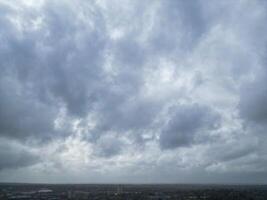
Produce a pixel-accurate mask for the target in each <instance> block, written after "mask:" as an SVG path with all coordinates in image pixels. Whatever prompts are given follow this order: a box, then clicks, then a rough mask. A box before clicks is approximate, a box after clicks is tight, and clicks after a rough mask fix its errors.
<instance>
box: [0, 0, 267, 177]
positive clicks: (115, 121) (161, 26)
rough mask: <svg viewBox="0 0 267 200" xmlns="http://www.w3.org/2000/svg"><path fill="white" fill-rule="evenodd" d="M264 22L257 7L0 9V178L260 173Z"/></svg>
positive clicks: (181, 4) (129, 4)
mask: <svg viewBox="0 0 267 200" xmlns="http://www.w3.org/2000/svg"><path fill="white" fill-rule="evenodd" d="M40 2H41V3H40ZM38 3H40V5H38ZM247 13H250V14H249V15H248V14H247ZM265 13H266V8H265V7H264V4H262V1H253V2H252V1H250V2H248V1H241V2H236V1H234V0H233V1H227V2H226V1H222V2H218V1H208V3H207V2H206V1H205V2H204V1H202V0H192V1H191V0H188V1H172V0H166V1H153V2H151V1H138V0H136V1H131V0H128V1H127V0H125V1H120V0H113V1H109V0H101V1H90V2H88V1H75V2H74V1H68V0H59V1H50V0H46V1H38V0H36V1H26V0H25V1H23V0H22V1H16V3H12V2H11V3H10V2H9V1H3V2H1V3H0V27H1V28H0V42H1V45H0V69H1V73H0V97H1V98H0V135H1V140H0V141H2V138H3V141H5V142H3V143H2V142H0V149H1V151H0V160H3V162H0V169H6V168H20V167H24V168H25V169H26V168H27V167H29V166H31V165H34V164H36V163H37V162H38V164H39V165H38V167H40V168H42V167H43V168H47V169H46V171H49V170H50V169H51V171H53V170H55V171H57V170H59V169H55V168H57V167H56V166H62V167H64V166H66V168H68V169H71V168H72V166H74V167H73V168H75V169H76V168H79V169H81V171H82V173H81V174H87V172H88V171H89V170H91V169H98V170H99V171H101V173H102V176H103V174H105V175H107V174H112V175H109V177H111V179H113V180H114V179H115V178H114V177H116V175H119V174H121V173H122V172H124V173H125V174H129V172H130V173H132V171H135V172H136V173H139V175H140V177H138V178H136V177H135V178H136V179H140V180H144V178H143V176H145V177H148V176H154V177H155V179H153V178H154V177H150V178H151V179H147V180H156V179H157V178H158V179H160V180H161V179H164V178H165V175H166V174H168V178H166V180H167V181H168V180H174V179H173V178H174V177H176V176H174V175H177V177H179V175H180V174H181V173H183V172H184V171H182V170H184V169H190V170H191V171H193V172H192V173H191V171H190V173H188V174H187V175H185V176H184V178H186V176H187V177H190V176H191V177H190V178H191V179H190V180H193V179H197V178H198V177H201V175H202V173H203V172H204V171H205V170H207V171H208V172H209V170H211V171H213V172H214V175H213V176H214V177H215V178H214V177H207V179H208V178H210V179H212V180H216V174H218V172H221V173H222V174H223V173H225V172H227V173H228V172H229V173H235V172H234V170H236V172H238V173H240V171H242V170H243V172H247V171H249V172H250V173H253V172H258V171H261V172H262V171H266V161H265V160H266V159H265V160H264V158H265V157H266V153H265V152H266V147H265V146H264V144H263V141H264V136H263V134H257V133H258V132H259V131H260V132H265V127H266V121H267V114H266V113H267V111H266V106H265V102H266V101H267V97H266V95H265V94H267V90H266V83H267V82H266V77H267V75H266V74H267V73H266V70H265V69H264V68H265V67H259V66H258V65H261V64H262V63H265V62H263V60H264V56H263V53H262V52H263V51H264V49H265V44H266V42H265V39H264V35H266V34H265V33H266V30H265V28H264V27H265V24H266V23H265V22H266V14H265ZM251 76H255V77H254V80H253V81H251V80H252V79H251ZM240 88H241V89H240ZM239 89H240V93H238V90H239ZM238 101H239V105H238V106H237V104H238ZM238 112H239V115H237V113H238ZM240 121H242V122H240ZM242 123H243V125H246V126H242ZM239 138H242V139H239ZM254 140H255V141H256V142H255V141H254ZM239 141H240V142H241V143H242V145H239V146H240V147H238V142H239ZM257 141H259V142H258V143H257ZM37 144H38V145H39V147H37ZM46 147H47V148H46ZM60 147H61V148H60ZM63 147H64V148H63ZM179 147H186V148H179ZM32 148H35V149H37V151H39V154H38V155H39V158H38V157H36V154H35V153H33V151H32ZM44 149H45V150H44ZM58 149H61V150H60V151H59V150H58ZM166 150H168V151H166ZM20 152H21V153H20ZM40 156H43V157H42V159H40ZM8 157H10V158H12V159H7V158H8ZM55 160H56V161H55ZM144 160H145V161H144ZM110 161H112V163H113V164H114V166H113V165H111V166H110ZM54 163H57V164H56V165H55V164H54ZM125 163H126V164H125ZM140 163H143V164H141V165H139V164H140ZM49 166H50V167H49ZM51 166H55V167H51ZM118 166H119V167H118ZM235 166H238V167H239V166H240V170H239V169H237V168H236V167H235ZM107 168H108V169H107ZM152 168H153V169H152ZM52 169H53V170H52ZM133 169H134V170H133ZM87 170H88V171H87ZM153 170H154V171H153ZM1 171H3V170H1ZM37 171H38V169H37ZM94 172H95V171H93V172H92V173H94ZM150 172H151V173H150ZM170 172H171V173H172V174H170ZM18 173H19V172H18ZM39 173H41V172H39ZM51 173H52V172H51ZM71 173H74V172H73V171H72V172H71V171H70V172H69V174H71ZM75 173H76V172H75ZM238 173H237V174H238ZM66 174H67V173H66ZM158 174H160V175H158ZM189 174H190V175H189ZM191 174H194V177H192V175H191ZM204 174H205V173H204ZM206 175H207V174H205V176H206ZM21 176H22V175H21ZM63 176H65V174H64V175H62V174H61V175H58V177H63ZM112 176H113V178H112ZM203 176H204V175H203ZM0 177H1V172H0ZM81 177H82V178H84V177H83V176H82V175H80V177H79V178H81ZM148 178H149V177H148ZM96 179H97V178H96ZM126 179H127V175H125V180H126ZM204 179H205V177H203V180H204ZM243 179H245V178H242V180H243ZM103 180H104V179H103ZM193 181H194V180H193ZM141 182H142V181H141Z"/></svg>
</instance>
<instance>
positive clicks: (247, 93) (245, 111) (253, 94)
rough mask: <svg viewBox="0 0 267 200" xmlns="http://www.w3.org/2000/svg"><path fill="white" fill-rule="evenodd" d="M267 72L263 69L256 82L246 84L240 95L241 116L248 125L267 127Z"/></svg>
mask: <svg viewBox="0 0 267 200" xmlns="http://www.w3.org/2000/svg"><path fill="white" fill-rule="evenodd" d="M266 85H267V70H266V69H261V70H260V71H259V72H258V73H257V76H256V77H255V80H254V81H252V82H249V83H246V84H244V85H243V86H242V88H241V93H240V104H239V108H240V115H241V117H242V118H244V119H245V120H246V122H248V123H255V124H261V125H267V106H266V102H267V87H266Z"/></svg>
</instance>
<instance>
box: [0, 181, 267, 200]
mask: <svg viewBox="0 0 267 200" xmlns="http://www.w3.org/2000/svg"><path fill="white" fill-rule="evenodd" d="M116 199H118V200H122V199H123V200H142V199H144V200H145V199H147V200H172V199H174V200H266V199H267V185H254V186H253V185H251V186H249V185H232V186H230V185H176V184H162V185H160V184H158V185H148V184H139V185H137V184H132V185H131V184H121V185H115V184H109V185H108V184H51V185H45V184H0V200H116Z"/></svg>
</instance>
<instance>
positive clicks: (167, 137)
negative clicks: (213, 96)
mask: <svg viewBox="0 0 267 200" xmlns="http://www.w3.org/2000/svg"><path fill="white" fill-rule="evenodd" d="M171 112H172V114H171V118H170V120H169V121H168V123H167V125H166V127H165V128H164V129H163V130H162V132H161V135H160V145H161V148H162V149H173V148H177V147H183V146H189V145H191V144H193V143H194V140H195V136H196V134H198V133H199V132H208V131H211V130H213V129H216V128H218V124H219V122H220V117H219V115H218V114H216V113H215V112H214V111H212V110H211V109H210V108H209V107H206V106H201V105H198V104H192V105H178V106H175V107H173V108H171Z"/></svg>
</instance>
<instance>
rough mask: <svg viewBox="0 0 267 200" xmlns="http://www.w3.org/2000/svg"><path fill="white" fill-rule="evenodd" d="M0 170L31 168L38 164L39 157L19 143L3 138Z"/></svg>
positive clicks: (0, 144) (0, 150)
mask: <svg viewBox="0 0 267 200" xmlns="http://www.w3.org/2000/svg"><path fill="white" fill-rule="evenodd" d="M0 159H1V162H0V170H2V169H12V168H20V167H26V166H31V165H33V164H36V163H38V162H39V161H40V160H39V157H38V156H37V155H36V154H35V153H33V152H31V151H29V150H28V149H27V148H26V147H24V146H21V145H20V144H18V143H14V142H12V141H8V140H5V139H3V138H1V141H0Z"/></svg>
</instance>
